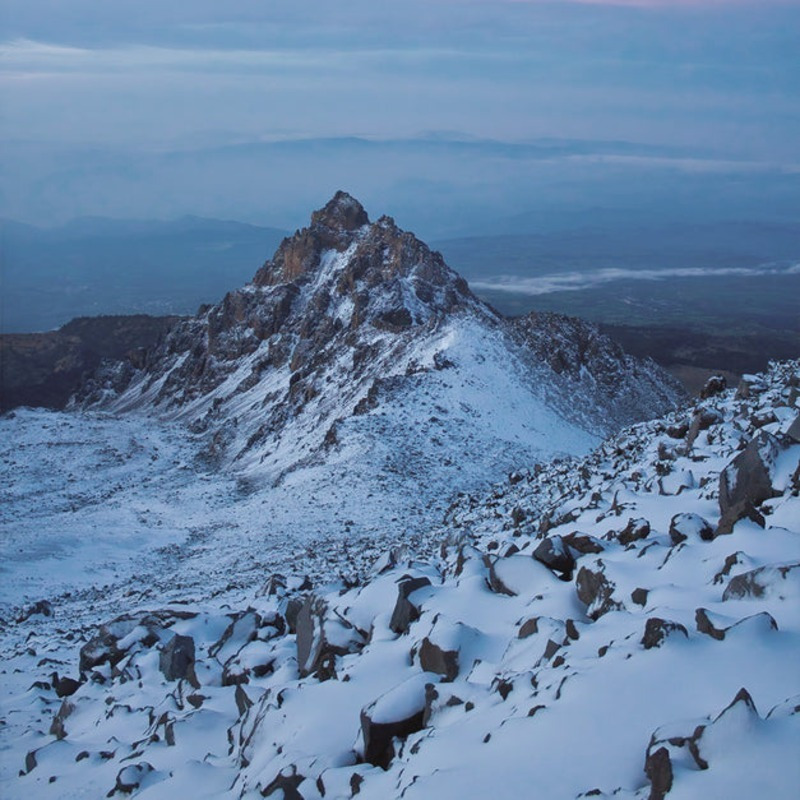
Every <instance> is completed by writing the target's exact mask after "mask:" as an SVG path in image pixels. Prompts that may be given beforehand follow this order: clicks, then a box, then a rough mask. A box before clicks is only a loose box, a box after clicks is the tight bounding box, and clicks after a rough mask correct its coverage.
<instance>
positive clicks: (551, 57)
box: [0, 0, 800, 219]
mask: <svg viewBox="0 0 800 800" xmlns="http://www.w3.org/2000/svg"><path fill="white" fill-rule="evenodd" d="M0 15H1V16H0V111H1V112H2V117H1V118H0V147H2V148H3V150H4V152H5V153H6V155H5V156H0V168H2V173H0V174H1V175H2V177H3V180H4V183H5V186H3V187H2V194H1V195H0V200H1V201H2V205H0V213H2V214H5V215H8V216H16V217H17V218H27V219H35V218H37V217H38V216H40V215H51V216H52V217H53V219H60V218H65V217H67V216H69V215H70V214H72V213H87V212H92V213H101V212H102V210H103V209H104V208H105V209H106V210H108V211H109V212H110V213H112V214H123V215H124V214H134V215H138V216H143V215H146V205H147V203H146V202H145V201H146V189H145V188H144V187H141V186H139V187H138V188H137V189H136V191H135V192H134V191H132V190H131V192H129V193H128V194H129V197H130V198H133V197H136V198H137V200H136V203H133V201H132V200H129V201H127V202H126V200H125V198H124V195H125V194H126V192H127V190H126V189H125V185H124V182H122V179H121V178H119V172H120V167H119V166H118V162H115V164H117V166H115V170H116V179H118V180H119V181H120V182H119V183H118V184H115V185H117V187H118V188H117V189H115V190H114V191H111V190H110V189H109V191H108V193H107V194H105V195H103V197H102V200H101V201H98V203H97V204H96V205H97V206H98V207H97V208H95V207H94V206H93V205H92V203H91V202H90V200H89V199H87V198H90V197H91V196H92V191H94V189H92V188H91V187H96V185H97V184H99V183H102V181H101V179H100V178H99V177H97V175H98V174H99V173H95V172H93V170H96V169H99V166H98V165H99V164H100V163H101V162H103V159H108V158H110V156H109V155H108V154H109V152H113V153H114V154H115V157H116V158H119V157H120V154H128V155H129V156H130V157H131V158H134V157H140V156H142V154H150V155H152V154H164V153H170V154H172V155H173V156H174V155H175V154H180V153H190V152H200V151H203V152H205V151H208V150H209V149H213V148H220V147H231V146H234V147H242V146H246V145H248V144H254V143H260V142H271V141H274V140H284V139H309V138H319V137H347V136H357V137H364V138H368V139H378V140H381V139H405V138H431V137H433V138H436V137H439V138H443V139H461V140H469V139H473V138H477V139H492V140H499V141H502V142H527V141H531V140H538V139H541V138H555V139H579V140H587V141H591V142H603V141H624V142H633V143H639V144H644V145H650V146H654V147H656V146H657V147H661V148H673V149H674V150H675V153H674V157H675V158H678V157H680V158H682V159H684V163H689V162H686V160H685V159H687V158H688V159H690V161H691V163H694V164H695V166H696V164H697V163H698V159H699V160H701V161H705V162H707V163H718V164H726V163H730V162H735V163H737V164H739V166H738V167H737V169H750V170H759V169H768V170H773V171H776V170H777V171H778V172H781V173H782V174H789V175H791V174H794V173H796V172H797V171H798V169H799V168H798V164H800V56H798V53H800V2H790V1H789V0H786V1H785V2H778V1H777V0H776V1H775V2H771V0H752V2H747V1H746V0H742V2H735V1H733V2H731V1H729V2H725V0H694V1H690V0H669V2H655V0H653V1H650V0H619V2H616V3H607V2H602V0H594V2H581V3H578V2H557V3H544V2H525V1H524V0H521V1H517V2H514V1H512V0H508V1H507V2H504V1H503V0H403V2H388V0H371V2H365V0H338V1H337V2H330V1H329V0H309V1H308V2H293V3H289V2H283V1H281V2H270V1H269V0H259V1H257V2H243V1H242V0H227V2H224V3H223V2H219V0H192V2H176V1H174V0H173V1H170V0H160V1H157V2H153V1H152V0H136V2H131V0H113V1H111V2H110V1H109V0H102V1H101V0H69V2H64V1H63V0H2V3H1V4H0ZM601 149H602V148H601ZM76 153H77V154H78V155H76ZM600 155H601V156H602V153H601V154H600ZM73 159H74V160H73ZM105 163H107V162H105ZM120 163H121V162H120ZM130 163H133V162H130ZM137 163H138V162H137ZM150 168H152V169H153V171H154V173H153V183H152V187H151V189H152V194H153V202H152V207H153V210H154V213H155V214H156V215H161V216H164V215H167V216H168V215H170V214H173V215H174V214H178V213H196V212H202V213H225V214H227V215H228V216H237V211H236V209H237V206H236V203H235V202H232V201H231V200H230V198H227V199H226V201H225V202H224V203H222V202H221V201H220V203H218V204H217V205H216V206H215V205H213V204H210V203H208V202H206V203H205V204H203V203H200V202H198V200H197V197H196V191H195V189H194V188H191V187H192V185H191V183H187V185H186V187H185V188H186V191H184V194H185V195H186V197H185V198H184V200H180V199H179V198H180V196H181V193H180V191H179V189H180V187H177V188H176V187H175V186H171V187H170V190H171V191H172V193H171V194H170V192H168V191H167V189H166V181H167V178H166V177H163V175H166V173H162V172H161V171H160V170H161V167H154V166H151V167H150ZM423 168H424V167H423V165H422V163H420V166H419V169H420V170H422V169H423ZM403 169H404V170H406V171H409V170H410V171H412V172H413V171H414V162H413V161H410V162H409V163H408V165H407V166H404V168H403ZM67 172H71V177H70V178H69V180H70V181H72V182H71V183H65V181H66V180H67V179H66V178H65V175H66V173H67ZM56 173H58V178H57V179H56V178H55V177H54V176H55V175H56ZM90 173H91V174H93V175H95V178H93V180H94V183H92V184H91V186H90V184H89V183H87V180H88V178H87V177H86V176H88V175H89V174H90ZM183 174H184V173H183V172H182V173H181V175H183ZM209 174H210V173H209ZM416 177H419V178H420V179H422V178H423V177H425V176H423V175H419V176H416ZM296 179H297V181H299V182H300V183H302V184H303V185H304V186H307V190H308V194H309V195H310V194H314V193H316V192H320V193H321V192H323V191H327V189H328V185H327V183H328V182H329V181H330V180H332V178H329V177H327V176H325V177H324V179H321V185H320V186H319V187H317V186H316V185H315V184H314V181H313V180H312V179H311V178H310V177H309V176H307V175H303V176H296ZM442 179H443V180H444V178H442ZM127 180H129V181H131V180H133V178H132V177H131V176H130V175H129V176H128V177H127ZM170 180H171V181H173V183H174V181H176V180H179V178H177V177H175V174H173V175H172V177H171V178H170ZM180 180H183V179H182V178H181V179H180ZM291 180H292V178H291V176H286V175H284V176H281V177H280V180H279V181H278V183H276V184H275V185H274V186H273V187H272V188H273V190H274V191H282V190H284V189H286V191H287V192H288V191H289V187H288V183H289V182H291ZM387 180H388V179H387ZM392 180H393V181H395V183H396V177H394V178H392ZM481 180H483V178H482V179H481ZM81 181H83V182H81ZM281 181H283V183H281ZM355 182H356V183H358V180H356V181H355ZM366 185H367V184H366V183H365V186H366ZM392 185H394V184H392ZM369 186H370V187H372V188H368V189H367V191H373V190H374V191H378V189H379V188H380V186H379V184H377V183H376V184H374V186H373V184H369ZM386 186H387V191H388V186H389V184H388V183H387V184H386ZM69 187H72V188H69ZM162 189H163V191H162ZM222 191H226V190H223V189H220V192H222ZM115 192H116V194H115ZM245 194H247V193H246V192H243V196H244V195H245ZM159 195H163V197H162V198H161V199H159ZM167 196H168V197H169V198H170V199H169V201H167V199H166V198H167ZM70 197H72V198H73V200H74V202H72V203H71V202H70V200H69V198H70ZM321 199H323V198H321ZM318 204H319V203H317V205H318ZM273 205H274V204H273ZM245 206H246V207H245ZM271 207H272V206H270V208H271ZM256 213H261V212H260V210H259V209H256V208H255V207H254V206H253V201H252V198H250V199H248V200H247V202H246V203H245V202H244V200H243V201H242V208H241V213H240V214H238V216H239V217H241V218H253V215H254V214H256Z"/></svg>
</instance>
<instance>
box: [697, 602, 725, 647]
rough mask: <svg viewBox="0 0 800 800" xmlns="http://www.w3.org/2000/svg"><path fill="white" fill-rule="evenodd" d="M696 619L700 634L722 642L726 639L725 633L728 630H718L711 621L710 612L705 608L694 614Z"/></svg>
mask: <svg viewBox="0 0 800 800" xmlns="http://www.w3.org/2000/svg"><path fill="white" fill-rule="evenodd" d="M694 619H695V624H696V625H697V630H698V631H700V633H704V634H706V636H710V637H711V638H712V639H716V640H717V641H720V642H721V641H722V640H723V639H724V638H725V631H726V630H727V629H726V628H717V627H716V626H715V625H714V623H713V622H711V620H710V619H709V616H708V611H707V610H706V609H705V608H698V609H697V610H696V611H695V612H694Z"/></svg>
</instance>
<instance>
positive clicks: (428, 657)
mask: <svg viewBox="0 0 800 800" xmlns="http://www.w3.org/2000/svg"><path fill="white" fill-rule="evenodd" d="M419 663H420V666H421V667H422V669H423V670H424V671H425V672H435V673H436V674H437V675H442V676H443V678H444V680H445V681H446V682H450V681H454V680H455V679H456V678H457V677H458V650H443V649H442V648H441V647H439V645H437V644H434V643H433V642H431V640H430V639H429V638H428V637H427V636H426V637H425V638H424V639H423V640H422V646H421V647H420V649H419Z"/></svg>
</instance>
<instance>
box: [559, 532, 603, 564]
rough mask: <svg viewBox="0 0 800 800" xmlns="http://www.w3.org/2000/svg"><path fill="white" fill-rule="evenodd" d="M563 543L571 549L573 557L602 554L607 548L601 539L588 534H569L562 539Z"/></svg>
mask: <svg viewBox="0 0 800 800" xmlns="http://www.w3.org/2000/svg"><path fill="white" fill-rule="evenodd" d="M561 541H562V542H563V543H564V544H565V545H566V546H567V547H568V548H569V550H570V551H571V552H572V554H573V556H575V557H576V558H577V557H578V556H585V555H590V554H597V553H602V552H603V550H605V548H604V547H603V545H602V543H601V542H600V540H599V539H595V537H594V536H589V535H588V534H586V533H578V532H577V531H574V532H573V533H568V534H567V535H566V536H562V537H561Z"/></svg>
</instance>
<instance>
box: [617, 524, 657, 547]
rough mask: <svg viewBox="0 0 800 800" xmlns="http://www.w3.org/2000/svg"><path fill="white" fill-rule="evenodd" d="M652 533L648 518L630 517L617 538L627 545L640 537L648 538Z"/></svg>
mask: <svg viewBox="0 0 800 800" xmlns="http://www.w3.org/2000/svg"><path fill="white" fill-rule="evenodd" d="M649 535H650V523H649V522H648V521H647V520H646V519H641V518H640V519H630V520H628V524H627V525H626V526H625V528H624V529H623V530H621V531H620V532H619V535H618V536H617V538H618V539H619V543H620V544H622V545H625V546H626V547H627V546H628V545H629V544H632V543H633V542H638V541H639V540H640V539H646V538H647V537H648V536H649Z"/></svg>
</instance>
